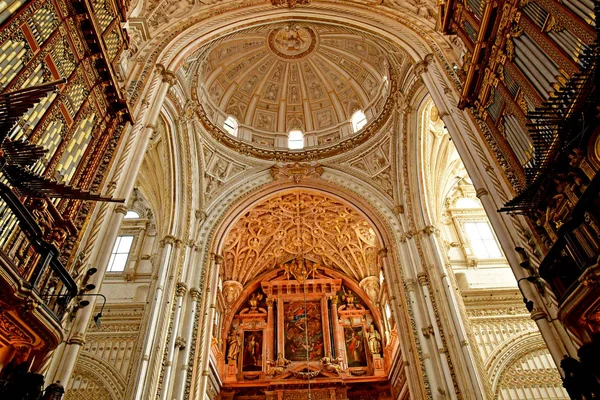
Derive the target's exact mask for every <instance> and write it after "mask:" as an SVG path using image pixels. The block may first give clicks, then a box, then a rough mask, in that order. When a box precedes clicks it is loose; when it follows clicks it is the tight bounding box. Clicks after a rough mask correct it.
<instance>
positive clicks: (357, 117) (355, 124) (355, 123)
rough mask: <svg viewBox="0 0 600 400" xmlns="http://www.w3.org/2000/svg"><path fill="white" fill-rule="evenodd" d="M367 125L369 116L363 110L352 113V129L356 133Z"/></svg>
mask: <svg viewBox="0 0 600 400" xmlns="http://www.w3.org/2000/svg"><path fill="white" fill-rule="evenodd" d="M365 125H367V116H366V115H365V113H364V112H363V111H362V110H358V111H356V112H355V113H354V114H352V130H353V132H354V133H356V132H358V131H360V130H361V129H362V128H364V126H365Z"/></svg>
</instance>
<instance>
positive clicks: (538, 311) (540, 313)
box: [531, 307, 548, 321]
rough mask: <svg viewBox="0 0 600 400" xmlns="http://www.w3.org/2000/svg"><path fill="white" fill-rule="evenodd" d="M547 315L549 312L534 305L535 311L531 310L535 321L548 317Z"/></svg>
mask: <svg viewBox="0 0 600 400" xmlns="http://www.w3.org/2000/svg"><path fill="white" fill-rule="evenodd" d="M547 317H548V314H546V312H545V311H544V310H542V309H540V308H537V307H534V309H533V311H531V319H532V320H534V321H537V320H540V319H546V318H547Z"/></svg>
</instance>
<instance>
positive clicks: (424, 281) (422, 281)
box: [417, 272, 429, 286]
mask: <svg viewBox="0 0 600 400" xmlns="http://www.w3.org/2000/svg"><path fill="white" fill-rule="evenodd" d="M417 280H418V281H419V284H420V285H421V286H427V283H428V282H429V277H428V276H427V273H426V272H419V273H418V274H417Z"/></svg>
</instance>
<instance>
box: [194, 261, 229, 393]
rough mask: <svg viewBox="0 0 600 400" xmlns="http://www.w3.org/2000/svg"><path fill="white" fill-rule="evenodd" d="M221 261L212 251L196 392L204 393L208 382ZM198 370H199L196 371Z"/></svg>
mask: <svg viewBox="0 0 600 400" xmlns="http://www.w3.org/2000/svg"><path fill="white" fill-rule="evenodd" d="M222 262H223V256H220V255H218V254H214V253H213V268H211V274H210V275H209V279H210V284H209V285H207V288H206V290H207V293H208V296H207V297H206V299H207V305H208V311H207V312H206V315H205V316H206V318H205V319H204V321H203V322H202V323H203V325H204V334H205V336H204V337H203V338H202V352H203V354H202V355H201V363H200V367H201V371H202V376H201V377H200V379H199V382H198V383H199V387H198V389H199V390H198V393H202V394H204V393H205V392H206V387H207V382H208V375H209V373H210V372H209V370H208V361H209V358H210V347H211V345H210V344H211V340H212V329H213V325H214V324H213V321H214V318H215V309H216V300H217V286H218V282H219V270H220V269H221V263H222ZM198 372H200V371H198Z"/></svg>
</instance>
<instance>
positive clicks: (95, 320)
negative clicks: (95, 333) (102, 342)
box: [79, 293, 106, 328]
mask: <svg viewBox="0 0 600 400" xmlns="http://www.w3.org/2000/svg"><path fill="white" fill-rule="evenodd" d="M80 296H96V297H102V300H104V301H103V303H102V307H100V312H99V313H98V314H96V315H94V324H96V328H100V318H102V312H103V311H104V306H105V305H106V296H105V295H103V294H101V293H90V294H87V293H86V294H80ZM83 301H86V300H82V301H81V302H79V304H81V303H82V302H83ZM87 303H88V304H89V303H90V302H89V301H88V302H87ZM86 305H87V304H86Z"/></svg>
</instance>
